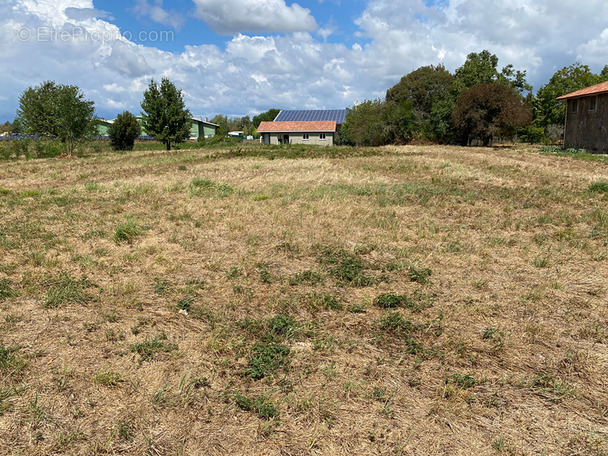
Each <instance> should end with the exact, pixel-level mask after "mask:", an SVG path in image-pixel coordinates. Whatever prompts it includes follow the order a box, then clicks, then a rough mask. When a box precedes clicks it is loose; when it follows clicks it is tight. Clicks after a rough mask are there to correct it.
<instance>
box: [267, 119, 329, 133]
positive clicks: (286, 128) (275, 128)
mask: <svg viewBox="0 0 608 456" xmlns="http://www.w3.org/2000/svg"><path fill="white" fill-rule="evenodd" d="M336 129H337V124H336V122H333V121H317V122H262V123H260V126H259V127H258V133H283V132H291V133H296V132H298V133H307V132H308V133H312V132H334V131H336Z"/></svg>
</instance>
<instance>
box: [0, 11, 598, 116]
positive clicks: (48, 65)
mask: <svg viewBox="0 0 608 456" xmlns="http://www.w3.org/2000/svg"><path fill="white" fill-rule="evenodd" d="M149 2H150V4H153V5H159V4H158V3H154V2H153V1H152V0H149ZM204 3H205V2H203V1H202V0H197V6H198V7H199V14H201V13H202V10H201V9H200V7H201V5H203V4H204ZM213 3H215V4H216V5H215V6H214V5H210V10H211V11H216V12H217V11H219V10H221V8H220V6H221V5H225V4H228V5H231V10H230V14H226V15H225V16H223V17H224V19H225V22H224V23H223V24H224V26H225V27H226V29H230V27H232V26H234V25H235V24H239V23H241V22H240V21H244V20H245V19H246V18H250V16H252V12H253V11H254V10H255V17H254V19H255V18H257V17H261V18H262V19H263V20H264V21H265V22H266V23H265V26H266V27H267V28H266V29H265V31H268V27H270V25H271V22H272V21H273V20H274V18H273V17H272V15H271V14H261V13H260V12H261V11H262V12H263V11H266V10H264V7H269V5H272V4H274V5H275V7H277V8H278V9H277V11H281V8H282V9H283V10H285V9H286V10H289V11H292V12H295V13H297V12H298V11H299V10H297V9H292V8H293V7H294V6H296V5H295V4H294V5H292V7H287V6H286V4H285V2H284V1H283V0H279V1H276V0H274V1H262V0H258V1H257V2H251V1H250V2H244V1H242V2H237V1H236V0H225V1H224V2H223V3H221V5H220V6H217V4H220V2H213ZM566 3H568V4H566ZM209 4H210V3H209ZM247 5H258V6H256V7H255V8H254V7H253V6H252V7H251V8H253V9H251V8H249V7H248V6H247ZM264 5H265V6H264ZM238 6H242V7H243V9H241V10H238V8H237V7H238ZM68 8H78V9H80V10H82V11H81V12H82V13H83V14H80V15H79V14H73V12H72V11H71V10H68ZM93 8H94V5H93V2H92V1H90V0H69V1H68V0H55V1H52V0H38V1H34V0H11V1H10V2H8V4H7V3H6V2H1V3H0V59H2V61H3V62H4V63H3V71H2V72H0V97H5V98H7V99H6V100H3V102H2V103H1V104H0V122H1V121H4V120H10V119H12V117H13V116H14V114H15V110H16V107H17V104H18V97H19V94H21V93H22V92H23V90H25V89H26V88H27V87H29V86H32V85H36V84H39V83H41V82H43V81H45V80H48V79H52V80H55V81H56V82H58V83H62V84H76V85H78V86H79V87H80V88H81V89H82V90H83V91H84V93H85V94H86V96H87V97H88V98H90V99H92V100H93V101H95V104H96V107H97V109H98V111H99V112H98V113H99V115H100V116H104V117H110V118H112V117H114V116H115V115H116V114H118V113H119V112H120V111H122V110H124V109H128V110H130V111H131V112H134V113H139V111H140V103H141V99H142V94H143V91H144V90H145V89H146V87H147V85H148V84H149V81H150V79H151V78H154V79H155V80H159V79H160V78H161V77H162V76H168V77H170V78H171V80H172V81H173V82H174V83H175V84H176V85H177V86H178V87H179V88H181V89H183V90H184V92H185V98H186V102H187V104H188V106H189V108H190V109H191V111H192V112H193V113H195V114H197V115H203V116H209V117H212V116H213V115H215V114H218V113H222V114H228V115H244V114H252V115H253V114H257V113H258V112H260V111H265V110H267V109H269V108H273V107H276V108H283V109H290V108H292V109H293V108H318V109H321V108H343V107H347V106H352V104H353V103H354V102H355V100H364V99H372V98H376V97H381V96H383V95H384V94H385V92H386V90H387V89H388V88H389V87H391V86H392V85H393V84H395V83H396V82H397V81H398V80H399V79H400V78H401V77H402V76H403V75H404V74H407V73H409V72H411V71H413V70H414V69H416V68H418V67H419V66H422V65H428V64H437V63H439V62H443V63H444V64H445V65H446V66H447V67H448V68H449V69H450V70H454V69H455V68H457V67H458V66H460V65H462V63H463V62H464V60H465V58H466V55H467V54H468V53H470V52H479V51H481V50H483V49H488V50H490V51H491V52H493V53H495V54H497V55H498V56H499V58H500V65H503V66H504V65H506V64H508V63H513V64H514V65H515V67H516V68H517V69H528V75H529V79H530V81H531V82H532V83H533V84H534V85H535V87H536V88H538V87H539V86H540V85H541V84H544V83H546V82H547V81H548V79H549V77H550V76H551V75H552V74H553V73H554V72H555V71H556V70H558V69H559V68H562V67H563V66H566V65H570V64H572V63H573V62H574V61H576V60H580V61H581V62H582V63H588V64H590V65H592V69H593V70H594V71H600V70H601V68H602V67H603V66H604V65H605V64H606V63H608V62H607V61H606V57H605V56H606V52H605V49H606V46H607V45H608V31H606V25H605V23H604V20H603V18H605V17H608V3H606V5H605V4H604V2H603V1H601V2H600V1H599V0H586V2H585V4H584V5H583V4H582V3H580V2H579V4H578V5H571V4H570V2H550V0H538V1H535V2H529V1H525V2H524V0H509V1H507V0H494V1H493V2H492V8H489V7H488V5H487V0H452V1H451V3H450V4H449V5H445V6H442V7H428V6H426V5H425V3H424V2H423V1H422V0H411V1H408V2H405V1H399V2H397V1H394V0H370V1H369V2H368V4H367V8H366V9H365V11H364V12H363V13H362V14H361V15H360V17H359V18H358V19H357V25H358V26H359V28H360V30H359V34H358V37H357V43H352V42H351V43H349V45H348V46H346V45H341V44H332V43H326V42H323V40H321V38H320V37H319V34H318V33H314V34H311V33H308V32H302V31H300V32H296V33H289V34H283V35H278V36H248V35H244V34H239V33H238V30H237V29H238V28H239V27H236V28H235V30H236V31H234V35H235V36H234V37H233V38H231V39H228V40H227V42H226V44H225V46H222V47H221V48H220V47H218V46H215V45H200V46H190V45H187V46H185V49H184V51H183V52H179V53H172V52H164V51H161V50H159V49H157V48H154V47H151V46H144V45H136V44H135V43H133V42H130V41H128V40H127V39H125V38H124V37H122V36H121V35H120V30H119V29H118V27H116V26H115V25H113V24H111V23H110V22H108V21H106V20H103V19H102V18H100V16H99V15H97V14H96V13H94V10H93ZM248 8H249V9H248ZM243 11H245V12H247V14H245V13H244V12H243ZM304 11H305V13H303V14H302V15H300V16H299V18H300V19H306V18H308V19H310V20H312V21H314V19H313V18H312V16H311V15H310V12H308V11H307V10H304ZM66 13H67V14H66ZM85 13H87V14H85ZM295 13H294V14H295ZM230 16H235V17H236V19H235V20H234V21H232V19H231V17H230ZM207 19H208V18H207ZM218 20H219V19H218ZM231 21H232V22H231ZM287 22H289V21H287ZM304 22H306V21H304ZM249 24H251V20H250V22H249ZM572 24H585V26H584V27H582V26H580V25H577V26H576V27H575V26H572ZM292 25H293V24H292ZM315 25H316V23H315ZM338 25H339V24H338ZM249 26H251V25H249ZM38 28H41V29H42V30H46V31H47V32H48V31H53V32H55V33H59V32H62V33H67V35H68V37H70V36H71V37H72V38H71V39H68V40H50V39H46V40H37V39H36V35H35V34H36V31H37V29H38ZM22 30H25V31H29V32H31V33H32V36H31V38H30V39H27V40H20V35H19V34H20V31H22ZM83 32H85V33H83ZM95 38H97V39H95ZM148 44H151V43H148Z"/></svg>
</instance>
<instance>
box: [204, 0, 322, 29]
mask: <svg viewBox="0 0 608 456" xmlns="http://www.w3.org/2000/svg"><path fill="white" fill-rule="evenodd" d="M194 3H195V4H196V11H197V13H196V14H197V16H198V17H199V18H200V19H202V20H203V21H205V22H206V23H207V24H208V25H209V27H211V28H212V29H213V30H215V31H216V32H218V33H221V34H225V35H236V34H238V33H246V32H260V33H290V32H296V31H305V32H312V31H314V30H316V29H317V28H318V26H317V22H316V21H315V18H314V17H312V16H311V15H310V10H309V9H307V8H302V7H301V6H300V5H298V4H297V3H294V4H293V5H291V6H287V4H286V3H285V0H222V1H217V0H194Z"/></svg>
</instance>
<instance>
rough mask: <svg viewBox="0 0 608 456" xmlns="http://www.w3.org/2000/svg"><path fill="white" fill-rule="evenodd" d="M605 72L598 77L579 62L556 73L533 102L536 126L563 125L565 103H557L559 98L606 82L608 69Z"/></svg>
mask: <svg viewBox="0 0 608 456" xmlns="http://www.w3.org/2000/svg"><path fill="white" fill-rule="evenodd" d="M604 71H605V73H604ZM604 71H602V73H601V74H600V75H596V74H594V73H593V72H592V71H591V69H590V68H589V67H588V66H587V65H581V64H580V63H578V62H577V63H574V64H573V65H570V66H567V67H564V68H562V69H561V70H559V71H556V72H555V74H554V75H553V76H551V79H550V80H549V82H548V83H547V84H546V85H544V86H543V87H541V88H540V89H539V90H538V92H537V94H536V99H535V100H534V102H533V105H534V124H535V125H537V126H539V127H544V128H546V127H547V126H548V125H552V124H555V125H563V124H564V121H565V117H566V108H565V103H562V102H560V101H557V97H561V96H562V95H566V94H568V93H571V92H575V91H577V90H580V89H584V88H585V87H589V86H592V85H595V84H599V83H600V82H602V81H605V80H606V79H608V67H605V68H604Z"/></svg>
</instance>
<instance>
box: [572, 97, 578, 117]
mask: <svg viewBox="0 0 608 456" xmlns="http://www.w3.org/2000/svg"><path fill="white" fill-rule="evenodd" d="M577 112H578V100H572V113H573V114H576V113H577Z"/></svg>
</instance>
